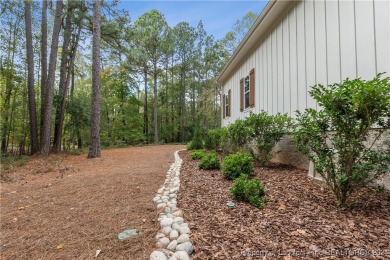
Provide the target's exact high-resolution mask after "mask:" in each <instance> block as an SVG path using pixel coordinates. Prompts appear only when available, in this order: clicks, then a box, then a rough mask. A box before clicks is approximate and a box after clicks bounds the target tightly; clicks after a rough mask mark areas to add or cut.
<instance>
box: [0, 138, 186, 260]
mask: <svg viewBox="0 0 390 260" xmlns="http://www.w3.org/2000/svg"><path fill="white" fill-rule="evenodd" d="M182 148H184V146H179V145H163V146H148V147H131V148H123V149H111V150H103V151H102V157H101V158H96V159H87V154H85V153H84V154H81V155H79V156H70V155H64V154H62V155H51V156H49V157H40V156H34V157H32V158H31V159H30V161H29V162H28V163H27V164H26V165H25V166H22V167H19V168H17V169H16V170H15V172H13V173H11V174H10V179H12V181H11V182H6V183H1V197H0V204H1V212H0V214H1V233H0V241H1V244H0V246H1V248H0V252H1V259H95V258H94V255H95V253H96V250H101V253H100V255H99V256H98V258H96V259H149V255H150V253H151V252H152V251H153V250H155V245H156V239H155V235H156V232H157V231H158V229H159V223H158V222H157V221H156V219H157V217H158V214H159V212H158V211H157V209H156V206H155V204H154V203H153V201H152V199H153V197H154V196H155V195H156V192H157V190H158V189H159V188H160V187H161V185H162V184H163V183H164V181H165V175H166V172H167V171H168V169H169V167H170V165H171V164H172V162H173V161H174V156H173V153H174V151H176V150H179V149H182ZM130 228H136V229H138V230H139V231H140V234H139V236H137V237H135V238H131V239H128V240H125V241H119V240H118V239H117V236H118V234H119V233H120V232H122V231H124V230H126V229H130Z"/></svg>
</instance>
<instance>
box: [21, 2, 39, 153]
mask: <svg viewBox="0 0 390 260" xmlns="http://www.w3.org/2000/svg"><path fill="white" fill-rule="evenodd" d="M24 4H25V6H24V8H25V9H24V16H25V21H26V48H27V49H26V53H27V68H28V77H27V90H28V112H29V117H30V143H31V154H35V153H36V152H37V151H38V127H37V111H36V109H37V108H36V104H35V89H34V52H33V44H32V28H31V26H32V25H31V4H30V1H25V3H24Z"/></svg>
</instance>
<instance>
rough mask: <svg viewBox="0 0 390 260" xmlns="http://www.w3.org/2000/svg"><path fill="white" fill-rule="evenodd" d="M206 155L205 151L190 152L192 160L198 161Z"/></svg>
mask: <svg viewBox="0 0 390 260" xmlns="http://www.w3.org/2000/svg"><path fill="white" fill-rule="evenodd" d="M205 155H206V152H205V150H193V151H192V152H191V158H192V160H199V159H202V158H203V157H204V156H205Z"/></svg>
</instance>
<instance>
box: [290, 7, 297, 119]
mask: <svg viewBox="0 0 390 260" xmlns="http://www.w3.org/2000/svg"><path fill="white" fill-rule="evenodd" d="M289 23H290V88H291V92H290V102H291V103H290V111H289V115H290V116H291V115H293V114H294V113H293V112H294V111H295V110H297V109H298V58H297V15H296V10H295V8H294V9H293V10H291V13H290V16H289Z"/></svg>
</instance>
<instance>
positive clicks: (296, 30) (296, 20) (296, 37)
mask: <svg viewBox="0 0 390 260" xmlns="http://www.w3.org/2000/svg"><path fill="white" fill-rule="evenodd" d="M294 12H295V53H296V55H295V57H296V59H297V60H296V63H297V69H296V73H297V88H296V92H297V110H298V108H299V73H298V70H299V67H298V65H299V64H298V59H299V57H298V55H299V53H298V12H297V4H295V6H294ZM291 112H292V111H291Z"/></svg>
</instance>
